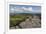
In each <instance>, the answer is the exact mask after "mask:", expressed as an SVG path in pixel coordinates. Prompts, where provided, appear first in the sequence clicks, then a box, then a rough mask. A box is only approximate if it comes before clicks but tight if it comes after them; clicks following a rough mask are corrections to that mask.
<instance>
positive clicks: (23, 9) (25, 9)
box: [15, 7, 32, 12]
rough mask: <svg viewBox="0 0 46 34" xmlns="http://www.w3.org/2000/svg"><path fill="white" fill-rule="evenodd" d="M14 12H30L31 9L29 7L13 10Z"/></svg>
mask: <svg viewBox="0 0 46 34" xmlns="http://www.w3.org/2000/svg"><path fill="white" fill-rule="evenodd" d="M15 11H19V12H24V11H32V7H29V8H26V7H21V8H15Z"/></svg>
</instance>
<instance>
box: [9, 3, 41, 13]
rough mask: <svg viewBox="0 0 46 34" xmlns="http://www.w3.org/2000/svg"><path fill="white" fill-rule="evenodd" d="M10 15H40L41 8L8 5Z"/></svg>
mask: <svg viewBox="0 0 46 34" xmlns="http://www.w3.org/2000/svg"><path fill="white" fill-rule="evenodd" d="M9 8H10V9H9V10H10V13H14V12H15V13H24V12H25V13H41V6H34V5H14V4H10V5H9Z"/></svg>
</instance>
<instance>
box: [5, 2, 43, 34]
mask: <svg viewBox="0 0 46 34" xmlns="http://www.w3.org/2000/svg"><path fill="white" fill-rule="evenodd" d="M9 4H18V5H36V6H41V11H43V10H42V8H43V5H42V4H37V3H36V4H34V3H31V4H24V3H12V2H7V3H6V12H5V13H6V14H5V15H6V29H5V32H6V33H11V34H12V33H18V34H19V32H28V31H30V32H35V31H36V32H39V31H41V30H42V29H43V15H41V18H42V20H41V23H42V24H41V26H42V27H41V28H32V29H12V30H9V26H8V25H9ZM41 14H42V13H41Z"/></svg>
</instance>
